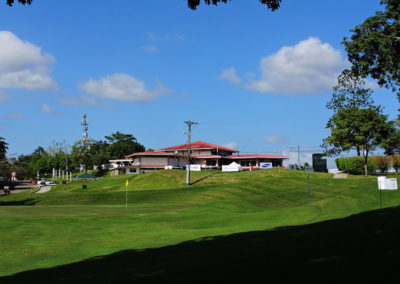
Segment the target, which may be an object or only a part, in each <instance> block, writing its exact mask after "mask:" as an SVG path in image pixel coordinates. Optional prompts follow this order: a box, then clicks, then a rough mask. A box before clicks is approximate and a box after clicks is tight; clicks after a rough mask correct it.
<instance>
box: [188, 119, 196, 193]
mask: <svg viewBox="0 0 400 284" xmlns="http://www.w3.org/2000/svg"><path fill="white" fill-rule="evenodd" d="M185 123H186V124H187V125H188V127H189V131H188V147H187V151H188V153H187V156H188V161H187V169H186V184H188V185H189V184H190V143H191V139H192V125H193V124H198V123H197V122H194V121H190V120H189V121H185Z"/></svg>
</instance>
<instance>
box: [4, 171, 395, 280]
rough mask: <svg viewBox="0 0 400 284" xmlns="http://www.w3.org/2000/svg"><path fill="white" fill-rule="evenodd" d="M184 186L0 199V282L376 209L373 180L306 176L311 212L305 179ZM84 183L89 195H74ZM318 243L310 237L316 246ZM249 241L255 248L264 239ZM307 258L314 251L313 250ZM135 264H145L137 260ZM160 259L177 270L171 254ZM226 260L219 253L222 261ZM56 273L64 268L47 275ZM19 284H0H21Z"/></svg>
mask: <svg viewBox="0 0 400 284" xmlns="http://www.w3.org/2000/svg"><path fill="white" fill-rule="evenodd" d="M126 178H128V180H129V186H128V208H127V209H126V208H125V181H126ZM196 181H197V182H196ZM192 182H195V183H194V184H193V185H191V186H189V187H188V186H186V185H185V172H184V171H178V170H176V171H158V172H153V173H147V174H143V175H132V176H129V177H127V176H118V177H109V178H104V179H100V180H96V181H86V182H85V181H82V182H73V183H70V184H67V185H58V186H56V187H54V188H53V189H52V190H51V191H50V192H49V193H45V194H34V195H33V197H32V198H30V193H28V192H24V193H20V194H15V195H11V196H2V197H0V216H1V218H2V220H1V222H0V234H1V242H0V251H1V254H0V275H3V276H4V275H10V274H13V273H16V272H21V271H26V270H31V269H38V268H45V267H49V268H50V267H56V266H59V265H63V264H69V263H73V262H77V261H84V263H85V265H86V264H88V263H93V261H85V259H90V258H92V257H95V256H96V257H97V256H104V255H109V254H110V257H109V258H108V257H101V259H114V256H115V253H117V252H119V251H127V250H130V251H134V252H135V253H132V254H130V253H128V254H127V255H126V254H123V255H124V257H123V260H121V261H125V262H126V263H125V264H124V267H125V266H126V265H128V266H129V257H132V259H133V260H134V261H139V259H140V257H142V256H141V255H142V254H140V253H139V252H140V251H141V250H143V249H146V252H147V251H149V249H156V250H150V251H151V252H152V253H155V252H157V253H159V252H160V253H161V252H162V251H163V249H162V247H165V246H172V247H174V248H177V249H178V250H179V251H181V250H182V248H185V247H186V246H185V245H182V246H181V245H179V244H180V243H182V242H187V241H193V240H200V241H201V242H203V241H204V238H206V239H207V240H209V239H210V240H214V239H220V238H223V236H229V235H231V234H235V233H241V232H255V231H265V230H267V231H265V232H266V233H267V232H269V231H268V230H271V229H273V228H277V227H283V226H299V225H304V224H312V223H316V222H321V221H325V220H330V219H338V218H344V217H347V216H350V215H352V214H358V213H361V212H365V211H369V210H375V209H377V208H379V191H378V190H377V181H376V177H368V178H366V177H351V178H349V179H346V180H334V179H333V178H332V175H329V174H320V173H311V174H310V183H311V198H312V202H311V203H309V201H308V188H307V176H306V173H304V172H298V171H288V170H282V169H280V170H279V169H272V170H265V171H254V172H241V173H222V172H216V171H215V172H214V171H204V172H194V173H193V175H192ZM83 184H85V185H87V187H88V188H87V189H82V185H83ZM382 200H383V203H382V204H383V207H391V206H398V205H399V204H400V194H399V193H398V192H397V191H385V192H383V194H382ZM28 205H30V206H28ZM293 228H296V227H293ZM293 230H295V229H293ZM248 234H249V236H253V235H252V234H250V233H248ZM317 235H318V234H314V235H312V238H315V241H319V242H320V240H318V238H319V237H318V236H317ZM216 236H220V237H219V238H216ZM246 236H247V235H246ZM257 236H258V237H257V238H259V242H262V238H263V236H264V235H262V234H261V235H257ZM265 236H269V235H265ZM226 238H228V240H231V239H232V238H230V237H226ZM279 238H281V237H279ZM233 239H234V240H236V239H235V237H233ZM245 239H246V238H245ZM250 239H251V237H250ZM328 239H331V238H328ZM196 243H197V241H195V242H194V243H193V244H196ZM250 243H251V242H250ZM310 244H311V243H306V244H304V245H305V246H309V245H310ZM236 245H238V244H236ZM242 246H243V243H242ZM292 249H293V248H292ZM309 249H310V252H313V249H312V247H310V248H309ZM172 251H174V250H172ZM189 251H190V249H189ZM250 251H251V249H250ZM157 253H156V254H157ZM173 253H176V252H173ZM182 253H183V252H182ZM209 253H210V254H211V252H209ZM221 253H222V252H221ZM265 253H267V252H265ZM111 254H112V255H111ZM117 255H119V254H117ZM212 255H213V254H212ZM143 257H144V259H146V257H149V255H147V254H146V253H143ZM159 257H161V255H160V256H159ZM165 257H166V258H167V259H169V261H172V262H174V261H175V262H176V261H177V259H175V260H174V257H173V256H172V255H165ZM196 257H197V256H196ZM221 257H222V256H221ZM232 257H233V256H232V255H231V254H229V253H228V254H227V258H228V259H229V258H232ZM161 258H162V257H161ZM190 259H191V258H190V257H189V260H190ZM193 260H194V261H195V259H193ZM110 261H111V260H110ZM238 261H239V260H238ZM282 261H283V260H282ZM212 263H213V262H212V261H211V262H210V264H209V265H208V266H207V267H208V268H207V269H210V267H211V266H212V265H211V264H212ZM90 265H91V264H90ZM101 265H106V264H104V263H103V264H101ZM149 265H150V264H149ZM158 265H161V262H160V263H158ZM181 265H182V264H181ZM187 265H189V266H190V264H187ZM150 266H151V265H150ZM140 267H142V268H143V269H145V267H144V266H140ZM190 267H191V268H190V269H200V268H198V267H197V268H196V267H195V266H193V265H192V266H190ZM125 268H126V269H127V270H129V268H128V267H125ZM57 269H63V268H54V271H59V270H57ZM132 269H133V267H132ZM164 269H166V268H164ZM89 270H90V269H89ZM52 271H53V270H52ZM74 271H75V270H74ZM132 271H133V272H132V273H133V274H134V275H136V274H135V273H139V274H140V273H144V272H143V271H141V270H140V269H139V270H137V271H136V270H134V269H133V270H132ZM135 271H136V272H135ZM47 272H49V271H47ZM114 272H115V271H114ZM35 273H36V272H35ZM37 273H39V274H40V273H41V270H38V272H37ZM110 273H112V272H110ZM39 274H38V275H39ZM133 274H132V275H131V276H132V277H133V276H134V275H133ZM139 274H138V275H139ZM23 275H25V274H23ZM35 275H36V274H35ZM82 275H83V274H82ZM20 276H21V275H20ZM20 276H15V277H16V278H10V279H9V278H7V279H5V278H4V279H1V278H0V282H2V280H10V281H11V280H12V279H22V278H18V277H20ZM21 277H22V276H21ZM135 277H136V278H135ZM135 277H133V278H135V279H142V278H140V277H139V278H138V277H137V275H136V276H135ZM143 279H144V278H143ZM146 279H147V278H146ZM37 280H39V278H38V279H37ZM98 280H100V279H98ZM103 280H104V279H103ZM100 282H101V281H100Z"/></svg>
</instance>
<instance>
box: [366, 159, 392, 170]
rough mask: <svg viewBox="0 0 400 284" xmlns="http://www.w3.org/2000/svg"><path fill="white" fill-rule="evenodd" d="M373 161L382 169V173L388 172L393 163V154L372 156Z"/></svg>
mask: <svg viewBox="0 0 400 284" xmlns="http://www.w3.org/2000/svg"><path fill="white" fill-rule="evenodd" d="M371 161H372V162H373V163H374V164H375V165H376V167H377V168H378V169H379V170H380V171H381V173H384V172H386V171H387V170H388V169H389V168H390V165H391V163H392V157H391V156H371Z"/></svg>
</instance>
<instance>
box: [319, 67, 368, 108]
mask: <svg viewBox="0 0 400 284" xmlns="http://www.w3.org/2000/svg"><path fill="white" fill-rule="evenodd" d="M372 93H373V91H372V90H371V89H370V88H365V80H364V79H362V78H361V77H360V76H358V75H356V74H355V73H354V72H352V70H348V69H345V70H343V72H342V73H341V74H340V75H339V77H338V82H337V84H336V85H335V86H334V87H333V94H332V99H331V100H330V101H329V102H328V103H327V104H326V108H327V109H331V110H333V112H335V113H337V112H338V111H339V110H341V109H344V108H351V107H358V108H368V107H370V106H372V105H373V104H374V101H373V99H372V98H371V95H372Z"/></svg>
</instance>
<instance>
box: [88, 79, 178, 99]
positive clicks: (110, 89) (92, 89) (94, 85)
mask: <svg viewBox="0 0 400 284" xmlns="http://www.w3.org/2000/svg"><path fill="white" fill-rule="evenodd" d="M80 88H81V89H82V90H84V91H85V92H86V93H88V94H92V95H95V96H98V97H101V98H110V99H115V100H119V101H125V102H131V103H146V102H150V101H153V100H155V99H156V98H158V97H160V96H162V95H165V94H168V93H170V92H171V90H169V89H168V88H166V87H165V86H164V85H163V84H162V83H161V81H160V80H158V79H156V87H155V88H154V89H152V90H149V89H147V88H146V86H145V84H144V82H143V81H140V80H138V79H136V78H134V77H132V76H130V75H128V74H124V73H115V74H113V75H109V76H106V77H104V78H101V79H99V80H95V79H90V80H88V81H86V82H83V83H81V84H80Z"/></svg>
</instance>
